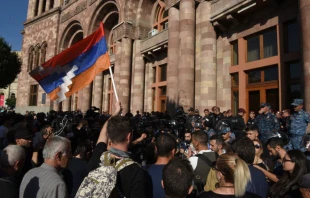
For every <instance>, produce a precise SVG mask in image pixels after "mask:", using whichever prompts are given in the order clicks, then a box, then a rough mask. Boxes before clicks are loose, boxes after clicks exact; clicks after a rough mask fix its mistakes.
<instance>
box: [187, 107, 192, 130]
mask: <svg viewBox="0 0 310 198" xmlns="http://www.w3.org/2000/svg"><path fill="white" fill-rule="evenodd" d="M193 118H194V108H193V107H190V108H189V109H188V115H187V117H186V125H187V127H191V122H192V120H193Z"/></svg>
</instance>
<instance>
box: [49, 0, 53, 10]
mask: <svg viewBox="0 0 310 198" xmlns="http://www.w3.org/2000/svg"><path fill="white" fill-rule="evenodd" d="M53 8H54V0H50V7H49V9H53Z"/></svg>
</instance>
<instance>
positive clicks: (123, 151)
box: [89, 103, 151, 198]
mask: <svg viewBox="0 0 310 198" xmlns="http://www.w3.org/2000/svg"><path fill="white" fill-rule="evenodd" d="M115 109H116V110H115V113H114V116H112V117H111V118H110V119H109V120H108V121H107V122H106V123H105V124H104V126H103V128H102V130H101V132H100V135H99V138H98V141H97V145H96V148H95V149H94V152H93V156H92V158H91V160H90V161H89V169H90V170H94V169H96V168H98V167H99V166H100V163H101V161H100V157H101V155H102V153H103V152H105V151H107V142H108V137H109V139H110V143H109V152H110V154H111V155H112V156H114V158H115V159H118V158H130V153H129V152H128V146H129V143H130V140H131V132H132V127H131V124H130V120H129V118H128V117H123V116H118V114H119V112H120V110H121V105H120V103H117V105H116V106H115ZM117 176H118V179H117V183H116V185H117V189H119V190H120V192H119V193H120V194H122V195H123V196H124V197H126V198H146V197H151V195H148V194H147V193H149V192H151V190H150V189H148V188H147V184H148V182H147V174H146V172H145V171H144V170H143V169H142V168H141V167H140V166H139V165H138V164H136V163H134V164H132V165H129V166H126V167H125V168H123V169H122V170H121V171H119V172H118V173H117Z"/></svg>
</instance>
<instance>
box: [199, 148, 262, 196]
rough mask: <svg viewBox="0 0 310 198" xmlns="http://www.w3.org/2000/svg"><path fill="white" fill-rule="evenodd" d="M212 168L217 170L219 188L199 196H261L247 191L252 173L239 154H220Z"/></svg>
mask: <svg viewBox="0 0 310 198" xmlns="http://www.w3.org/2000/svg"><path fill="white" fill-rule="evenodd" d="M212 169H213V170H215V172H216V178H217V180H218V188H216V189H215V190H213V191H208V192H203V193H201V194H200V195H199V198H234V197H243V198H257V197H260V196H258V195H256V194H253V193H250V192H247V191H246V187H247V184H248V182H249V181H250V180H251V173H250V170H249V167H248V165H247V164H246V163H245V162H244V161H243V160H242V159H241V158H239V157H238V156H237V155H235V154H232V153H226V154H222V155H220V156H219V158H218V159H217V161H216V163H215V164H214V166H213V167H212Z"/></svg>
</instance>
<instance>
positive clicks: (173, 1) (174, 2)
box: [165, 0, 210, 10]
mask: <svg viewBox="0 0 310 198" xmlns="http://www.w3.org/2000/svg"><path fill="white" fill-rule="evenodd" d="M180 1H182V0H165V10H169V8H171V7H175V6H176V7H178V5H179V3H180ZM194 1H195V2H198V3H201V2H203V1H210V0H194Z"/></svg>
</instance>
